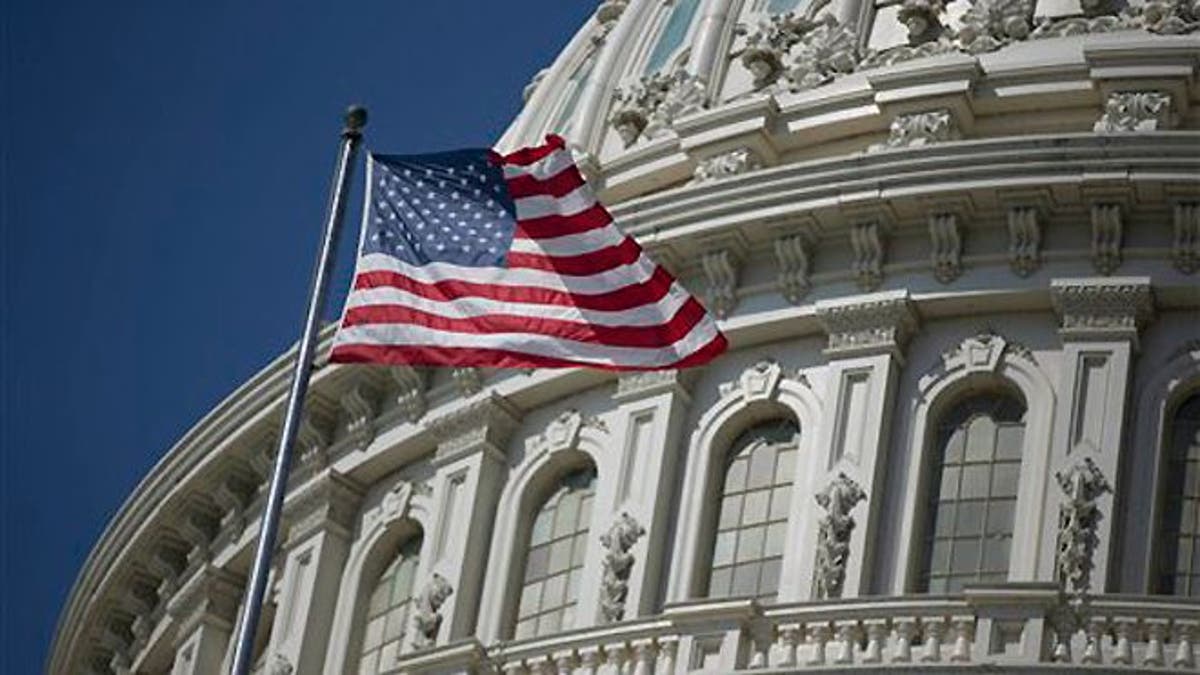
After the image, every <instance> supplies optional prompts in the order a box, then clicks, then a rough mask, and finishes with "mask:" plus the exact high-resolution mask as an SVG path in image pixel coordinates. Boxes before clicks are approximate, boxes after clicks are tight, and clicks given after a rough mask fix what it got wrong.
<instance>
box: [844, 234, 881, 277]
mask: <svg viewBox="0 0 1200 675" xmlns="http://www.w3.org/2000/svg"><path fill="white" fill-rule="evenodd" d="M882 229H883V228H882V227H881V226H880V224H879V221H876V220H869V221H866V222H862V223H856V224H854V225H852V226H851V227H850V247H851V248H852V249H854V261H853V262H852V263H851V269H852V270H853V272H854V278H855V279H856V280H857V281H858V287H859V288H861V289H863V290H864V291H871V290H874V289H876V288H878V287H879V284H881V283H883V237H882V233H881V230H882Z"/></svg>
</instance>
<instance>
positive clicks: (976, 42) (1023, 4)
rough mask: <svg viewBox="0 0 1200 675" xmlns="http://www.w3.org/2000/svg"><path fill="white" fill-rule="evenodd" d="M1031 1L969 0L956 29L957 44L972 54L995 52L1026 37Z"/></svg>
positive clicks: (1030, 17) (1028, 30)
mask: <svg viewBox="0 0 1200 675" xmlns="http://www.w3.org/2000/svg"><path fill="white" fill-rule="evenodd" d="M1032 29H1033V2H1032V1H1031V0H972V2H971V5H970V7H968V8H967V11H966V12H965V13H964V14H963V16H962V19H961V25H960V26H959V28H958V43H959V45H961V46H962V48H963V49H964V50H966V51H968V52H970V53H972V54H979V53H982V52H990V51H995V50H997V49H999V48H1001V47H1003V46H1004V45H1006V44H1008V43H1010V42H1013V41H1015V40H1024V39H1025V38H1027V37H1029V33H1030V31H1031V30H1032Z"/></svg>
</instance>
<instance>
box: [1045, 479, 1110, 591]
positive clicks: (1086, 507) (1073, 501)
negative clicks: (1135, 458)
mask: <svg viewBox="0 0 1200 675" xmlns="http://www.w3.org/2000/svg"><path fill="white" fill-rule="evenodd" d="M1054 477H1055V478H1056V479H1057V480H1058V485H1059V487H1061V488H1062V491H1063V494H1065V495H1066V498H1067V501H1066V502H1065V503H1063V504H1060V505H1059V507H1058V544H1057V551H1056V553H1055V573H1056V575H1057V576H1058V580H1059V583H1061V584H1062V585H1063V587H1064V588H1066V589H1067V590H1070V591H1072V592H1074V593H1077V594H1080V595H1082V594H1085V593H1087V591H1088V587H1089V584H1090V583H1091V575H1092V568H1093V566H1094V564H1095V561H1094V558H1095V554H1096V545H1097V544H1098V543H1099V541H1100V539H1099V537H1098V535H1097V534H1096V530H1097V528H1098V527H1099V525H1100V521H1101V519H1103V517H1104V515H1103V514H1102V513H1101V512H1100V507H1099V506H1098V505H1097V501H1098V500H1099V499H1100V497H1101V496H1102V495H1104V493H1106V492H1112V488H1111V487H1110V486H1109V484H1108V481H1107V480H1105V478H1104V474H1103V473H1101V472H1100V469H1099V468H1098V467H1097V466H1096V464H1095V463H1094V462H1092V460H1091V458H1084V460H1083V462H1080V463H1077V464H1075V465H1074V466H1072V467H1071V468H1070V469H1068V470H1067V471H1066V473H1063V472H1056V473H1055V474H1054Z"/></svg>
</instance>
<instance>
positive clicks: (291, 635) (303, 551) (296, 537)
mask: <svg viewBox="0 0 1200 675" xmlns="http://www.w3.org/2000/svg"><path fill="white" fill-rule="evenodd" d="M362 495H363V490H362V488H361V487H360V486H359V485H358V484H357V483H355V482H354V481H353V480H351V479H350V478H348V477H346V476H343V475H342V474H339V473H338V472H336V471H334V470H332V469H329V470H326V471H325V472H324V473H322V474H320V475H318V476H317V477H316V478H314V479H313V480H311V481H309V482H308V483H307V484H306V485H304V486H303V487H302V488H301V489H300V491H299V492H298V493H296V494H295V495H293V496H292V498H291V499H290V500H289V501H288V503H287V504H286V505H285V508H284V518H285V524H286V527H287V534H286V537H285V538H284V541H283V547H282V549H283V550H282V551H281V552H280V553H279V555H282V556H283V557H284V561H283V565H282V567H281V570H282V575H281V578H280V581H279V585H278V588H279V589H280V592H279V602H278V606H277V609H276V612H275V622H274V625H273V626H272V627H271V641H270V643H269V646H268V657H267V658H268V661H267V662H268V663H269V664H279V667H280V668H285V666H284V664H285V663H286V664H287V665H288V666H291V668H292V670H291V671H290V672H291V673H292V674H293V675H306V674H308V673H320V672H321V671H322V669H323V668H324V665H325V652H326V649H327V648H328V646H329V631H330V628H331V626H332V625H333V616H334V609H335V608H336V606H337V598H338V592H339V590H340V587H341V580H342V568H343V566H344V565H345V563H346V555H347V553H348V552H349V549H350V540H351V538H352V533H353V527H354V521H355V518H356V516H357V515H358V508H359V505H360V503H361V501H362ZM272 667H275V666H274V665H272Z"/></svg>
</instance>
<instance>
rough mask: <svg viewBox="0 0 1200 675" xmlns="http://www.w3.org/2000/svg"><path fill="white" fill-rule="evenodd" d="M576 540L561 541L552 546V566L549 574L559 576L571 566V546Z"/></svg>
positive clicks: (548, 570)
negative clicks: (558, 574)
mask: <svg viewBox="0 0 1200 675" xmlns="http://www.w3.org/2000/svg"><path fill="white" fill-rule="evenodd" d="M573 543H575V540H574V538H571V539H559V540H558V541H556V542H554V543H553V544H551V545H550V566H549V568H548V569H547V572H549V573H550V574H557V573H559V572H561V571H563V570H565V569H567V568H568V567H570V566H571V544H573Z"/></svg>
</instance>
